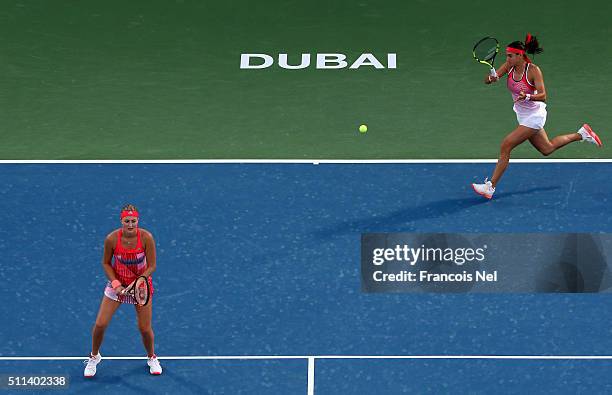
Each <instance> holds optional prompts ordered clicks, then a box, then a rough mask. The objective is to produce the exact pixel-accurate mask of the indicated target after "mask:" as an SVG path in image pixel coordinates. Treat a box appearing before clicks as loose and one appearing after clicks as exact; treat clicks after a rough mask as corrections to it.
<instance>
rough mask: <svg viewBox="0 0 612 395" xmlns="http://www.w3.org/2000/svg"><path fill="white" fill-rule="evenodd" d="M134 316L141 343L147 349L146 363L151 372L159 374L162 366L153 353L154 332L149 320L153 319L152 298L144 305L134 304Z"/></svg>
mask: <svg viewBox="0 0 612 395" xmlns="http://www.w3.org/2000/svg"><path fill="white" fill-rule="evenodd" d="M136 318H137V320H138V330H139V331H140V335H141V337H142V344H143V345H144V347H145V349H146V350H147V355H148V357H149V359H148V361H147V365H149V372H150V373H151V374H161V372H162V367H161V365H160V363H159V361H158V360H157V356H156V355H155V334H154V333H153V328H152V326H151V322H152V320H153V300H152V299H151V300H149V303H147V305H146V306H136Z"/></svg>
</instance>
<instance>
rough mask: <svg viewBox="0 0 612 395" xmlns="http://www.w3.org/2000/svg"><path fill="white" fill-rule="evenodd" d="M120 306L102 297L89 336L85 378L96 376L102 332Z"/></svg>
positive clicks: (102, 337)
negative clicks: (89, 345) (89, 347)
mask: <svg viewBox="0 0 612 395" xmlns="http://www.w3.org/2000/svg"><path fill="white" fill-rule="evenodd" d="M120 305H121V303H119V302H116V301H114V300H112V299H110V298H107V297H106V296H103V297H102V302H101V303H100V310H98V317H97V318H96V323H95V324H94V327H93V330H92V334H91V354H89V358H88V359H87V361H86V362H87V365H86V366H85V371H84V372H83V375H84V376H85V377H93V376H95V375H96V366H97V365H98V364H99V363H100V361H101V360H102V356H101V355H100V345H101V344H102V340H103V339H104V331H106V327H107V326H108V324H109V323H110V321H111V318H113V314H115V311H117V308H118V307H119V306H120Z"/></svg>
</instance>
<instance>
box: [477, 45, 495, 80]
mask: <svg viewBox="0 0 612 395" xmlns="http://www.w3.org/2000/svg"><path fill="white" fill-rule="evenodd" d="M498 52H499V41H497V40H496V39H495V38H493V37H485V38H483V39H482V40H480V41H478V42H477V43H476V44H475V45H474V49H473V50H472V53H473V55H474V59H476V61H477V62H478V63H482V64H484V65H487V66H489V67H490V68H491V71H490V74H491V77H497V73H496V72H495V67H494V66H493V62H494V61H495V56H497V53H498Z"/></svg>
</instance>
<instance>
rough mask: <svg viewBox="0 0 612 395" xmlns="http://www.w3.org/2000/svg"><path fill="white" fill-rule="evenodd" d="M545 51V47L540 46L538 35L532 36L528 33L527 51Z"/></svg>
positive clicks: (526, 40)
mask: <svg viewBox="0 0 612 395" xmlns="http://www.w3.org/2000/svg"><path fill="white" fill-rule="evenodd" d="M543 51H544V48H542V47H540V44H539V43H538V39H537V38H536V36H532V35H531V33H527V37H525V52H527V53H528V54H531V55H535V54H539V53H542V52H543Z"/></svg>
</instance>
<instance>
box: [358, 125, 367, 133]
mask: <svg viewBox="0 0 612 395" xmlns="http://www.w3.org/2000/svg"><path fill="white" fill-rule="evenodd" d="M367 131H368V127H367V126H366V125H360V126H359V133H365V132H367Z"/></svg>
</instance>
